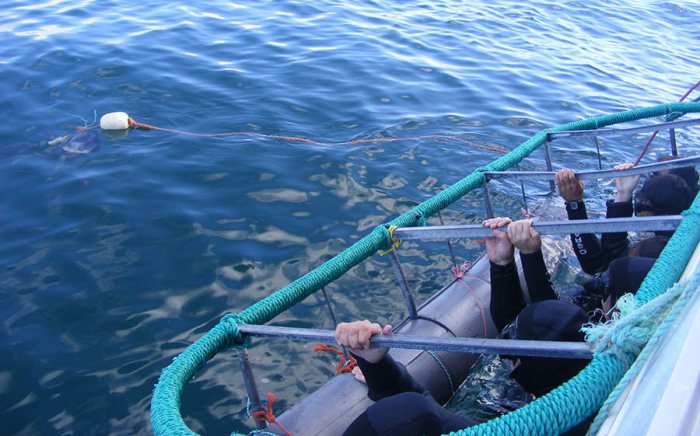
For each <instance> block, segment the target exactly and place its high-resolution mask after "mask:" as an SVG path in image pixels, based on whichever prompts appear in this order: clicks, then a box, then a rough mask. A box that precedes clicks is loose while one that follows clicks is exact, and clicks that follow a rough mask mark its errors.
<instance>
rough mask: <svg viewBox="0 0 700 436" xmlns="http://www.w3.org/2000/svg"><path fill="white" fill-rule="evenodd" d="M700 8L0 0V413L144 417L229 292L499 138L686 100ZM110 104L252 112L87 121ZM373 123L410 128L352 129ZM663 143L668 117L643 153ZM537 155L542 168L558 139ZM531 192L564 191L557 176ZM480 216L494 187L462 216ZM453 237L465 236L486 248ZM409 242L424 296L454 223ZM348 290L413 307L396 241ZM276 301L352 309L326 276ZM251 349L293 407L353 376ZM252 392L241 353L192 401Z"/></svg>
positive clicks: (288, 321)
mask: <svg viewBox="0 0 700 436" xmlns="http://www.w3.org/2000/svg"><path fill="white" fill-rule="evenodd" d="M699 22H700V9H699V8H698V7H697V4H696V2H695V0H675V1H660V0H659V1H657V0H636V1H635V0H621V1H618V2H612V3H611V2H607V1H602V0H592V1H588V2H579V1H543V0H538V1H533V2H517V1H509V0H497V1H488V2H486V1H471V2H462V1H455V0H443V1H430V2H427V1H421V0H418V1H413V2H388V1H363V0H341V1H325V0H321V1H317V2H301V1H287V2H282V1H264V0H263V1H255V2H252V1H251V2H244V1H239V2H230V1H214V0H208V1H198V2H165V1H158V0H150V1H145V2H143V3H141V2H136V3H129V2H117V1H113V0H104V1H99V2H98V1H93V0H48V1H39V2H35V1H28V0H7V1H4V2H3V3H2V6H0V38H1V39H2V41H3V44H2V45H1V46H0V101H1V102H2V103H1V105H0V111H1V113H2V121H3V123H1V124H0V186H2V196H1V197H0V313H1V314H2V315H1V316H0V320H1V322H2V327H1V329H0V352H1V353H2V356H3V358H2V360H0V413H1V416H2V422H3V429H2V431H1V433H3V434H19V435H43V434H47V435H53V434H80V435H85V434H101V435H102V434H148V433H149V432H150V424H149V405H150V399H151V393H152V389H153V385H154V383H155V382H156V380H157V377H158V375H159V374H160V371H161V370H162V368H164V367H165V366H167V365H168V364H169V363H170V361H171V359H172V358H173V357H174V356H176V355H177V354H178V353H179V352H181V351H182V350H183V349H184V348H185V347H186V346H187V345H189V344H190V343H192V342H193V341H194V340H196V339H197V338H198V337H200V336H201V335H202V334H204V333H205V332H206V331H207V330H208V329H210V328H211V327H212V326H213V325H215V324H216V322H217V321H218V319H219V318H220V317H221V316H223V315H224V314H226V313H229V312H235V311H239V310H242V309H243V308H245V307H247V306H248V305H250V304H251V303H253V302H254V301H257V300H258V299H260V298H263V297H264V296H266V295H269V294H270V293H272V292H274V291H275V290H276V289H278V288H280V287H282V286H284V285H285V284H287V283H289V282H290V281H292V280H294V279H295V278H297V277H299V276H300V275H302V274H303V273H305V272H307V271H309V270H311V269H313V268H314V267H316V266H318V265H320V264H321V263H322V262H323V261H325V260H327V259H328V258H330V257H331V256H333V255H334V254H336V253H338V252H340V251H341V250H342V249H343V248H345V247H347V246H348V245H350V244H352V243H353V242H354V241H356V240H357V239H358V238H359V237H361V236H363V235H364V234H366V233H367V232H369V231H371V229H372V228H373V227H374V226H376V225H379V224H381V223H382V222H385V221H387V220H389V219H390V218H392V217H394V216H396V215H398V214H400V213H402V212H404V211H406V210H407V209H408V208H410V207H412V206H414V205H415V204H417V203H418V202H420V201H423V200H425V199H427V198H429V197H430V196H431V195H433V194H435V193H436V192H438V191H439V190H441V189H443V188H444V187H446V186H448V185H450V184H452V183H454V182H456V181H457V180H459V179H460V178H462V177H463V176H465V175H466V174H468V173H469V172H471V171H472V170H473V169H475V168H476V167H478V166H480V165H483V164H485V163H487V162H489V161H490V160H492V159H494V158H496V157H498V156H500V153H499V151H497V150H496V149H505V150H509V149H512V148H514V147H515V146H517V145H518V144H520V143H521V142H522V141H524V140H525V139H527V138H528V137H529V136H531V135H532V134H534V133H535V132H537V131H539V130H540V129H542V128H545V127H549V126H553V125H557V124H561V123H565V122H569V121H572V120H577V119H582V118H586V117H590V116H594V115H600V114H604V113H609V112H615V111H620V110H627V109H634V108H639V107H644V106H649V105H654V104H659V103H668V102H672V101H677V100H678V98H679V97H680V96H681V95H683V93H684V92H685V91H686V89H688V87H689V86H691V85H692V84H694V83H696V82H697V81H698V80H699V79H700V55H699V54H698V52H697V45H698V41H700V28H699V27H698V26H697V23H699ZM694 96H697V94H695V95H694ZM113 111H125V112H127V113H129V115H130V116H131V117H133V118H134V119H135V120H137V121H139V122H142V123H147V124H152V125H156V126H159V127H163V128H168V129H176V130H181V131H187V132H198V133H219V132H241V134H240V135H239V136H226V137H206V136H191V135H190V136H188V135H184V134H178V133H168V132H158V131H145V130H138V129H135V130H132V131H130V132H128V134H126V135H121V136H119V135H116V136H115V135H112V136H110V135H107V134H104V133H100V132H98V131H96V130H95V131H91V132H95V133H96V134H93V133H90V135H89V136H88V135H87V134H85V133H78V131H77V130H76V128H77V127H84V126H86V125H91V124H93V123H94V122H95V120H96V119H99V117H100V116H101V115H103V114H105V113H108V112H113ZM73 135H81V136H77V137H76V136H73ZM678 135H679V137H678V141H679V148H680V152H681V154H685V155H690V154H696V153H697V152H698V149H699V148H700V141H699V140H700V134H699V133H698V131H697V129H695V130H685V131H680V132H679V133H678ZM280 136H283V137H288V138H279V137H280ZM290 138H292V139H290ZM293 138H302V139H306V140H310V141H303V140H301V139H298V140H294V139H293ZM373 138H394V139H396V140H391V141H386V142H367V141H359V142H355V143H349V142H350V141H354V140H366V139H373ZM398 139H402V140H398ZM645 140H646V136H644V135H638V136H637V137H635V138H628V139H625V140H618V139H608V140H605V141H602V143H601V149H602V154H603V164H604V166H606V167H610V166H612V165H613V164H615V163H619V162H622V161H628V160H632V159H634V158H635V157H636V156H637V155H638V154H639V152H640V149H641V147H642V146H643V144H644V142H645ZM592 150H594V148H593V147H592V144H591V143H590V142H588V143H586V142H577V143H568V142H564V143H562V145H561V146H560V147H558V148H556V149H555V150H554V152H553V153H554V157H555V160H556V165H555V166H556V167H557V168H560V167H563V166H567V167H574V168H584V169H593V168H596V166H597V159H596V157H595V153H594V151H592ZM76 151H77V152H76ZM664 153H668V141H667V138H662V137H660V138H659V139H657V140H656V141H655V142H654V143H653V144H652V147H651V151H650V153H649V154H648V156H647V158H645V159H647V160H646V161H647V162H648V161H652V160H653V159H654V157H655V156H657V155H659V154H664ZM523 167H524V168H527V169H543V168H544V160H543V157H542V156H533V157H532V158H530V159H528V160H527V161H526V162H525V163H524V164H523ZM609 188H610V186H609V185H606V184H602V185H600V186H590V187H589V191H592V193H593V194H595V193H603V194H604V193H605V192H607V191H608V190H609ZM495 197H496V208H497V211H498V212H499V213H503V214H510V215H511V216H514V215H516V214H517V213H518V212H519V210H520V207H521V206H522V205H521V200H520V198H519V187H518V186H516V185H509V184H507V183H505V184H503V185H502V189H501V190H500V191H499V192H498V193H497V194H496V196H495ZM528 200H529V202H530V203H531V204H537V203H538V202H544V203H546V202H548V201H554V200H553V199H552V198H551V196H549V195H548V194H547V191H546V189H545V187H544V186H537V185H536V186H529V187H528ZM483 214H484V212H483V208H482V206H481V202H480V200H479V198H478V196H475V197H473V198H472V197H468V198H466V199H465V200H463V201H461V202H459V203H458V204H456V205H454V206H453V207H451V208H450V210H449V211H448V212H447V213H446V219H447V220H448V221H449V222H451V223H457V222H477V221H478V220H479V219H481V218H482V217H483ZM458 245H459V247H458V248H459V256H460V259H462V258H463V259H467V260H468V259H473V258H474V257H475V256H477V255H478V254H479V253H480V250H481V248H480V247H479V246H478V245H477V244H476V243H474V242H473V241H461V242H460V243H459V244H458ZM403 250H404V251H403V252H402V253H401V255H402V259H403V260H404V261H405V269H406V271H407V274H408V275H409V280H410V283H411V285H412V286H413V287H414V290H415V292H416V294H417V296H418V300H419V301H420V300H423V299H425V298H426V297H427V295H429V293H430V292H432V291H433V290H435V289H436V288H437V287H439V286H440V285H441V284H443V283H445V281H446V280H447V279H448V278H449V273H448V267H449V259H448V256H447V254H446V253H445V250H444V247H439V248H438V246H437V245H436V244H426V245H424V246H418V245H410V244H407V246H406V247H405V248H404V249H403ZM329 292H330V293H331V295H332V298H333V301H334V305H335V307H336V310H337V315H338V317H339V318H340V319H341V320H351V319H355V318H358V317H362V318H369V319H376V320H378V321H381V322H394V323H395V322H397V321H398V320H400V319H401V318H402V317H403V316H404V315H405V313H404V310H403V304H402V302H401V297H400V292H399V291H398V289H397V288H396V285H395V284H394V281H393V276H392V274H391V271H390V269H389V268H388V263H387V261H386V259H384V258H381V257H379V256H376V257H373V258H372V259H370V260H369V261H367V262H365V263H364V264H362V265H361V266H359V267H357V268H355V269H354V270H353V271H352V272H351V273H350V274H348V275H347V276H346V277H343V278H342V279H341V280H339V282H338V283H337V284H335V285H333V286H331V287H329ZM275 322H276V323H277V324H280V325H293V326H308V327H315V328H332V327H333V325H332V322H331V320H330V317H329V315H328V314H327V311H326V310H325V305H324V302H323V300H322V299H320V298H317V297H316V296H313V297H310V298H308V299H307V300H306V301H304V302H303V303H302V304H300V305H298V306H297V307H295V308H294V309H292V310H291V311H289V312H288V313H285V314H283V315H281V316H280V317H278V318H277V319H275ZM250 356H251V360H252V361H253V364H254V366H255V371H256V377H257V381H258V384H259V387H260V390H261V391H263V392H273V393H275V395H276V396H277V397H278V401H277V403H275V410H276V412H278V413H280V412H282V411H284V410H285V409H286V408H288V407H290V406H291V405H292V404H293V403H294V402H296V401H298V400H299V399H300V398H303V396H304V395H306V394H308V393H309V392H311V391H313V390H314V389H316V388H317V387H319V386H320V385H321V384H323V383H324V382H325V381H326V380H327V379H328V378H329V377H331V376H332V375H333V370H332V364H333V361H332V358H331V357H330V356H315V355H314V353H313V352H311V344H292V343H287V342H284V341H261V340H258V341H255V342H254V345H253V346H252V347H251V350H250ZM245 408H246V394H245V390H244V388H243V384H242V381H241V378H240V374H239V372H238V365H237V362H236V361H235V359H234V356H232V355H231V354H230V353H222V354H221V355H219V356H217V357H216V358H215V359H214V360H212V361H211V362H210V363H209V364H208V365H206V366H205V368H204V369H203V370H202V371H200V372H199V373H198V374H197V376H196V377H195V379H194V380H193V381H191V382H190V383H189V384H188V386H187V388H186V389H185V392H184V395H183V399H182V413H183V416H184V417H185V420H186V422H187V423H188V425H189V426H190V427H191V428H192V429H193V430H196V431H198V432H203V433H206V434H228V433H230V432H231V431H233V430H237V431H245V430H246V429H247V428H250V421H249V420H248V419H247V418H246V413H245Z"/></svg>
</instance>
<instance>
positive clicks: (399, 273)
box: [389, 251, 418, 319]
mask: <svg viewBox="0 0 700 436" xmlns="http://www.w3.org/2000/svg"><path fill="white" fill-rule="evenodd" d="M389 259H391V267H392V269H393V270H394V275H396V280H397V281H398V282H399V286H400V287H401V292H403V298H404V300H406V306H408V316H409V318H411V319H416V318H418V310H417V309H416V302H415V301H414V300H413V295H412V294H411V290H410V289H409V288H408V282H407V281H406V276H405V275H404V273H403V270H402V269H401V263H399V257H398V256H397V255H396V251H390V252H389Z"/></svg>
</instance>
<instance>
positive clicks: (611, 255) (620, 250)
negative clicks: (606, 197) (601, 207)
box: [601, 201, 634, 268]
mask: <svg viewBox="0 0 700 436" xmlns="http://www.w3.org/2000/svg"><path fill="white" fill-rule="evenodd" d="M606 206H607V213H606V214H605V217H606V218H627V217H631V216H632V215H633V214H634V208H633V207H632V202H631V201H625V202H619V203H616V202H614V201H608V202H607V204H606ZM601 244H602V247H603V253H605V268H607V267H608V265H610V262H612V261H613V260H615V259H617V258H618V257H622V256H625V255H627V249H628V248H629V241H628V240H627V232H618V233H603V236H602V237H601Z"/></svg>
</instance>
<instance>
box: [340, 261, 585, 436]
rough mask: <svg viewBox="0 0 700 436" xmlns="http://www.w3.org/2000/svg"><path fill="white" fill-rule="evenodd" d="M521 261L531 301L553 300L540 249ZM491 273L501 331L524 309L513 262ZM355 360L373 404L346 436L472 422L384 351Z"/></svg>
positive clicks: (443, 429)
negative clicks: (445, 404) (371, 360)
mask: <svg viewBox="0 0 700 436" xmlns="http://www.w3.org/2000/svg"><path fill="white" fill-rule="evenodd" d="M520 259H521V262H522V263H523V271H524V273H525V281H526V283H527V285H528V289H529V291H530V297H531V299H532V300H533V302H537V301H542V300H548V299H556V294H555V292H554V289H553V287H552V284H551V282H550V280H549V273H548V272H547V268H546V265H545V263H544V258H543V256H542V252H541V251H538V252H536V253H532V254H521V256H520ZM490 274H491V316H492V318H493V320H494V323H495V324H496V326H497V327H498V328H499V330H500V329H502V328H503V327H504V326H506V325H507V324H508V323H510V322H511V321H512V320H513V319H514V318H515V317H516V316H517V315H518V313H519V312H520V310H521V309H522V308H523V307H525V300H524V298H523V295H522V291H521V288H520V281H519V278H518V272H517V268H516V265H515V262H511V263H509V264H508V265H503V266H501V265H496V264H494V263H491V271H490ZM356 358H357V363H358V366H359V367H360V369H361V370H362V373H363V375H364V376H365V380H366V382H367V388H368V393H367V395H368V397H369V398H370V399H372V400H374V401H375V403H374V404H373V405H371V406H370V407H368V408H367V410H366V411H365V412H363V413H362V414H361V415H360V416H359V417H358V418H357V419H356V420H355V421H353V423H352V424H351V425H350V426H349V427H348V429H347V430H346V431H345V433H344V434H345V435H346V436H377V435H382V436H386V435H392V436H393V435H396V436H398V435H406V436H408V435H440V434H445V433H449V432H452V431H456V430H459V429H463V428H466V427H469V426H472V425H476V424H477V422H476V421H473V420H470V419H467V418H464V417H461V416H459V415H456V414H454V413H451V412H449V411H448V410H446V409H444V408H443V407H442V406H440V405H439V404H438V403H437V402H436V401H435V400H434V399H433V398H432V397H431V396H430V393H429V392H428V391H426V390H425V389H424V388H423V387H422V386H421V385H420V384H419V383H418V382H417V381H416V380H415V379H413V377H411V375H410V374H409V373H408V371H406V368H405V367H404V366H403V365H401V364H399V363H398V362H396V361H395V360H394V359H393V358H392V357H391V356H390V355H389V354H386V355H385V357H384V358H382V359H381V360H380V361H379V362H376V363H369V362H367V361H366V360H364V359H362V358H359V357H357V356H356ZM577 372H578V371H577ZM572 375H573V374H572ZM533 381H534V382H535V383H536V382H537V381H536V380H533ZM544 393H546V392H544V391H542V392H540V391H537V394H538V395H542V394H544ZM582 428H583V427H582ZM586 428H587V426H586ZM578 431H579V430H577V432H578ZM571 434H578V433H571Z"/></svg>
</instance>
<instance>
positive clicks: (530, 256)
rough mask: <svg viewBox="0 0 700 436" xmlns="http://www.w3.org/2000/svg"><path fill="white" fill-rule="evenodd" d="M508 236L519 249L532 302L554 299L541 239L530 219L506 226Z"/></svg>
mask: <svg viewBox="0 0 700 436" xmlns="http://www.w3.org/2000/svg"><path fill="white" fill-rule="evenodd" d="M508 238H509V239H510V241H511V242H512V243H513V245H515V247H516V248H517V249H518V250H519V251H520V260H521V261H522V264H523V272H524V273H525V283H527V288H528V290H529V291H530V299H531V300H532V302H533V303H535V302H537V301H542V300H556V299H557V294H556V293H555V292H554V287H553V286H552V282H551V281H550V277H549V272H548V271H547V266H546V265H545V263H544V257H543V256H542V239H541V238H540V233H539V232H538V231H537V230H535V229H533V228H532V220H521V221H516V222H514V223H513V224H511V225H510V226H509V227H508Z"/></svg>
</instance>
